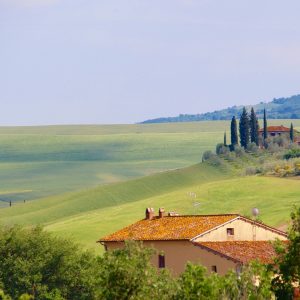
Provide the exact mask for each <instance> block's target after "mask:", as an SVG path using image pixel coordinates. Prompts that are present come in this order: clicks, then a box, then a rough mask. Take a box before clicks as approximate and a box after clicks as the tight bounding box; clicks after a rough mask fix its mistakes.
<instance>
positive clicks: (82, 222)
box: [0, 163, 300, 251]
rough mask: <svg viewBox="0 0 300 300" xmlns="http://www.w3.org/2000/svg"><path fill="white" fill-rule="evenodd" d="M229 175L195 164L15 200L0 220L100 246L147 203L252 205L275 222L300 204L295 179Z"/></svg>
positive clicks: (212, 207) (238, 209) (205, 207)
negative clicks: (101, 239)
mask: <svg viewBox="0 0 300 300" xmlns="http://www.w3.org/2000/svg"><path fill="white" fill-rule="evenodd" d="M233 174H234V173H233V172H232V170H231V167H230V165H228V166H227V165H226V166H225V167H224V166H221V167H214V166H211V165H208V164H206V163H204V164H198V165H194V166H192V167H189V168H184V169H180V170H173V171H168V172H163V173H160V174H155V175H151V176H146V177H143V178H140V179H135V180H131V181H127V182H122V183H115V184H109V185H104V186H99V187H97V188H93V189H88V190H84V191H81V192H78V193H68V194H64V195H59V196H52V197H49V198H45V199H41V200H39V201H31V202H28V203H25V204H23V203H21V204H17V205H15V206H13V207H11V208H5V209H1V210H0V220H1V223H3V224H15V223H17V224H23V225H32V224H44V225H45V226H46V228H47V229H48V230H50V231H53V232H55V233H56V234H59V235H62V236H70V237H72V238H73V239H75V240H76V241H78V242H80V243H82V244H83V245H84V246H85V247H88V248H97V249H99V246H97V245H96V243H95V242H96V240H97V239H98V238H99V237H101V236H103V235H105V234H108V233H110V232H113V231H114V230H117V229H119V228H121V227H123V226H125V225H128V224H130V223H132V222H134V221H136V220H138V219H141V218H143V217H144V211H145V208H146V207H155V209H156V211H157V210H158V208H159V207H165V208H166V209H167V210H169V211H170V210H172V211H174V210H175V211H178V212H179V213H181V214H196V213H203V214H210V213H229V212H235V213H242V214H249V213H250V211H251V208H252V207H259V209H260V211H261V218H262V220H263V221H265V222H267V223H269V224H272V225H274V226H279V225H282V224H285V223H286V222H287V220H288V219H289V213H290V211H291V208H292V205H294V204H299V203H300V200H299V199H300V189H299V180H297V179H282V178H272V177H270V178H268V177H257V176H252V177H241V176H234V175H233ZM194 195H196V196H194ZM197 202H198V203H200V205H197ZM100 249H101V248H100ZM99 251H100V250H99Z"/></svg>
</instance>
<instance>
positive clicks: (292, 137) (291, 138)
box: [290, 123, 294, 143]
mask: <svg viewBox="0 0 300 300" xmlns="http://www.w3.org/2000/svg"><path fill="white" fill-rule="evenodd" d="M290 140H291V142H292V143H293V142H294V125H293V123H291V127H290Z"/></svg>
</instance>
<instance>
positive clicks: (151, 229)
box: [99, 214, 239, 242]
mask: <svg viewBox="0 0 300 300" xmlns="http://www.w3.org/2000/svg"><path fill="white" fill-rule="evenodd" d="M238 216H239V215H237V214H224V215H199V216H172V217H170V216H167V217H163V218H159V217H154V219H152V220H147V219H143V220H140V221H138V222H136V223H134V224H132V225H129V226H127V227H125V228H123V229H121V230H119V231H117V232H115V233H113V234H110V235H108V236H105V237H103V238H101V239H100V240H99V242H109V241H111V242H113V241H124V240H130V239H131V240H138V241H153V240H190V239H192V238H193V237H195V236H197V235H199V234H201V233H203V232H205V231H207V230H210V229H212V228H214V227H216V226H219V225H221V224H223V223H225V222H228V221H230V220H233V219H235V218H237V217H238Z"/></svg>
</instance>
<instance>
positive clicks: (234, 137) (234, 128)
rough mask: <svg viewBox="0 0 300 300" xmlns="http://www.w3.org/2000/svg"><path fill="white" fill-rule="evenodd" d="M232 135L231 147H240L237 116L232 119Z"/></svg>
mask: <svg viewBox="0 0 300 300" xmlns="http://www.w3.org/2000/svg"><path fill="white" fill-rule="evenodd" d="M230 133H231V145H232V146H233V147H234V146H235V145H238V131H237V124H236V118H235V116H233V117H232V119H231V125H230Z"/></svg>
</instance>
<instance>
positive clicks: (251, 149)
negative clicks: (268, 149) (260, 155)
mask: <svg viewBox="0 0 300 300" xmlns="http://www.w3.org/2000/svg"><path fill="white" fill-rule="evenodd" d="M247 150H248V151H249V152H252V153H257V152H258V150H259V148H258V146H257V145H256V144H255V143H250V144H249V145H248V146H247Z"/></svg>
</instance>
